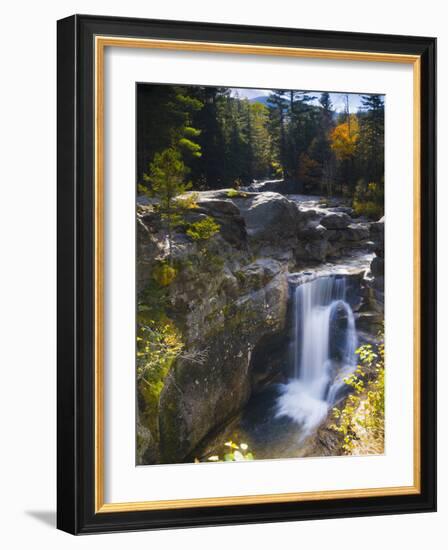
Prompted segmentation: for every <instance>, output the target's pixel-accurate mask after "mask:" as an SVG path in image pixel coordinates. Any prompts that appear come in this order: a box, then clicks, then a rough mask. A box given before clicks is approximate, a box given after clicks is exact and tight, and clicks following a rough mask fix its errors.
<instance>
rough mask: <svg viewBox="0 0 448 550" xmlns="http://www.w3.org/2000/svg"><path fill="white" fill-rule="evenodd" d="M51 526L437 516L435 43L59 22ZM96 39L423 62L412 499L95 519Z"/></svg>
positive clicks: (123, 527)
mask: <svg viewBox="0 0 448 550" xmlns="http://www.w3.org/2000/svg"><path fill="white" fill-rule="evenodd" d="M57 30H58V33H57V47H58V61H57V70H58V77H57V91H58V108H57V116H58V125H57V134H58V154H57V161H58V167H57V177H58V205H57V206H58V222H57V230H58V341H57V342H58V383H57V391H58V401H57V415H58V429H57V436H58V459H57V468H58V473H57V491H58V507H57V526H58V528H59V529H62V530H64V531H67V532H69V533H72V534H82V533H99V532H112V531H128V530H138V529H161V528H173V527H192V526H208V525H230V524H239V523H256V522H273V521H291V520H306V519H323V518H337V517H355V516H369V515H386V514H402V513H411V512H431V511H435V509H436V125H435V117H436V39H435V38H428V37H412V36H395V35H380V34H360V33H348V32H335V31H317V30H303V29H301V30H299V29H289V28H266V27H253V26H241V25H222V24H215V23H192V22H183V21H161V20H143V19H131V18H125V17H101V16H90V15H74V16H71V17H68V18H66V19H62V20H60V21H58V25H57ZM97 35H102V36H107V35H111V36H121V37H133V38H156V39H170V40H188V41H200V42H214V43H216V42H217V43H226V44H239V43H244V44H254V45H260V46H261V45H266V46H277V47H294V48H311V49H325V50H336V51H337V50H344V51H361V52H383V53H392V54H409V55H417V56H420V60H421V89H420V93H421V140H420V143H421V150H420V155H421V156H420V159H421V164H420V165H421V181H422V186H421V210H420V216H421V226H420V234H421V262H420V263H421V274H420V275H421V289H420V301H421V318H420V331H421V333H420V334H421V358H422V359H421V370H420V373H421V380H420V387H421V418H420V426H421V434H420V436H421V480H420V481H421V490H420V493H419V494H410V495H395V496H394V495H391V496H379V497H375V496H374V497H361V498H360V497H358V498H341V499H333V500H310V501H301V502H277V503H261V504H244V505H237V504H236V505H231V506H212V507H194V508H181V509H164V510H135V511H123V512H102V513H96V512H95V505H94V502H95V467H94V461H95V439H94V435H95V434H94V431H95V426H94V417H95V391H94V337H93V334H94V315H95V296H94V284H93V281H94V268H95V246H94V224H95V208H94V183H93V179H94V164H95V157H94V155H95V128H94V86H95V80H94V51H93V42H94V38H95V36H97Z"/></svg>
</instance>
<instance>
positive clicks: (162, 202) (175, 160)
mask: <svg viewBox="0 0 448 550" xmlns="http://www.w3.org/2000/svg"><path fill="white" fill-rule="evenodd" d="M187 172H188V169H187V167H186V166H185V164H184V163H183V162H182V158H181V154H180V153H179V151H176V150H175V149H173V148H169V149H165V150H164V151H162V152H161V153H156V154H155V155H154V160H153V161H152V162H151V164H150V166H149V172H148V173H147V174H145V176H144V180H145V182H147V183H149V185H150V187H149V190H148V191H145V190H144V189H141V190H143V191H145V192H146V194H147V195H148V196H150V197H152V198H155V199H156V201H157V203H156V205H155V210H156V211H157V212H158V213H159V214H160V217H161V220H162V222H163V224H164V225H165V228H166V231H167V240H168V251H169V260H170V263H172V244H173V233H174V231H175V229H176V228H178V227H179V226H181V225H183V223H184V217H183V215H184V214H185V213H186V211H187V210H188V209H190V208H193V207H194V206H195V203H194V196H190V197H189V198H181V197H180V195H183V194H184V193H186V191H188V189H190V188H191V183H187V182H185V178H186V175H187Z"/></svg>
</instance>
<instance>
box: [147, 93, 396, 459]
mask: <svg viewBox="0 0 448 550" xmlns="http://www.w3.org/2000/svg"><path fill="white" fill-rule="evenodd" d="M384 101H385V98H384V96H382V95H377V94H369V93H359V94H355V93H343V92H328V91H309V90H306V91H305V90H278V89H272V90H267V89H262V90H257V89H247V88H246V89H245V88H225V87H210V86H184V85H182V86H181V85H160V84H145V83H139V84H137V112H136V117H137V125H136V126H137V174H136V177H137V194H136V197H137V199H136V221H137V259H136V262H137V266H136V267H137V313H136V318H137V322H136V340H137V342H136V355H137V357H136V364H137V373H136V374H137V412H138V415H137V417H138V421H137V426H136V455H137V464H139V465H145V464H175V463H186V462H200V463H203V462H218V461H225V462H228V461H243V460H261V459H278V458H298V457H309V456H340V455H371V454H382V453H384V368H385V366H384V327H383V320H384V288H383V287H384V223H385V221H384Z"/></svg>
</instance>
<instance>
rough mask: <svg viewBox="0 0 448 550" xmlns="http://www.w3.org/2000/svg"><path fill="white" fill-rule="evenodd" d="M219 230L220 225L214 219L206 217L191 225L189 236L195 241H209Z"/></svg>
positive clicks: (188, 230) (188, 231)
mask: <svg viewBox="0 0 448 550" xmlns="http://www.w3.org/2000/svg"><path fill="white" fill-rule="evenodd" d="M219 228H220V225H219V224H218V223H216V222H215V220H214V219H213V218H212V217H210V216H206V217H205V218H202V219H201V220H198V221H197V222H194V223H192V224H190V227H189V228H188V229H187V235H188V236H189V237H190V238H191V239H193V240H194V241H208V240H209V239H211V238H212V237H213V235H215V234H216V233H217V232H218V231H219Z"/></svg>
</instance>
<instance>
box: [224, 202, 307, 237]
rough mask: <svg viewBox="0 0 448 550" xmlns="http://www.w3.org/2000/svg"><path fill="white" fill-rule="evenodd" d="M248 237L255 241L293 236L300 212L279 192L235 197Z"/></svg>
mask: <svg viewBox="0 0 448 550" xmlns="http://www.w3.org/2000/svg"><path fill="white" fill-rule="evenodd" d="M235 203H236V204H237V206H238V207H239V209H240V214H241V216H242V217H243V218H244V221H245V223H246V230H247V233H248V235H249V237H250V238H251V239H252V240H256V241H268V242H281V241H282V240H284V239H289V238H292V237H294V236H295V234H296V229H297V225H298V221H299V218H300V216H301V212H300V210H299V209H298V207H297V205H296V204H295V203H293V202H292V201H290V200H288V199H287V198H286V197H284V196H283V195H280V194H279V193H271V192H267V193H258V194H255V196H252V197H250V198H247V199H235Z"/></svg>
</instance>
